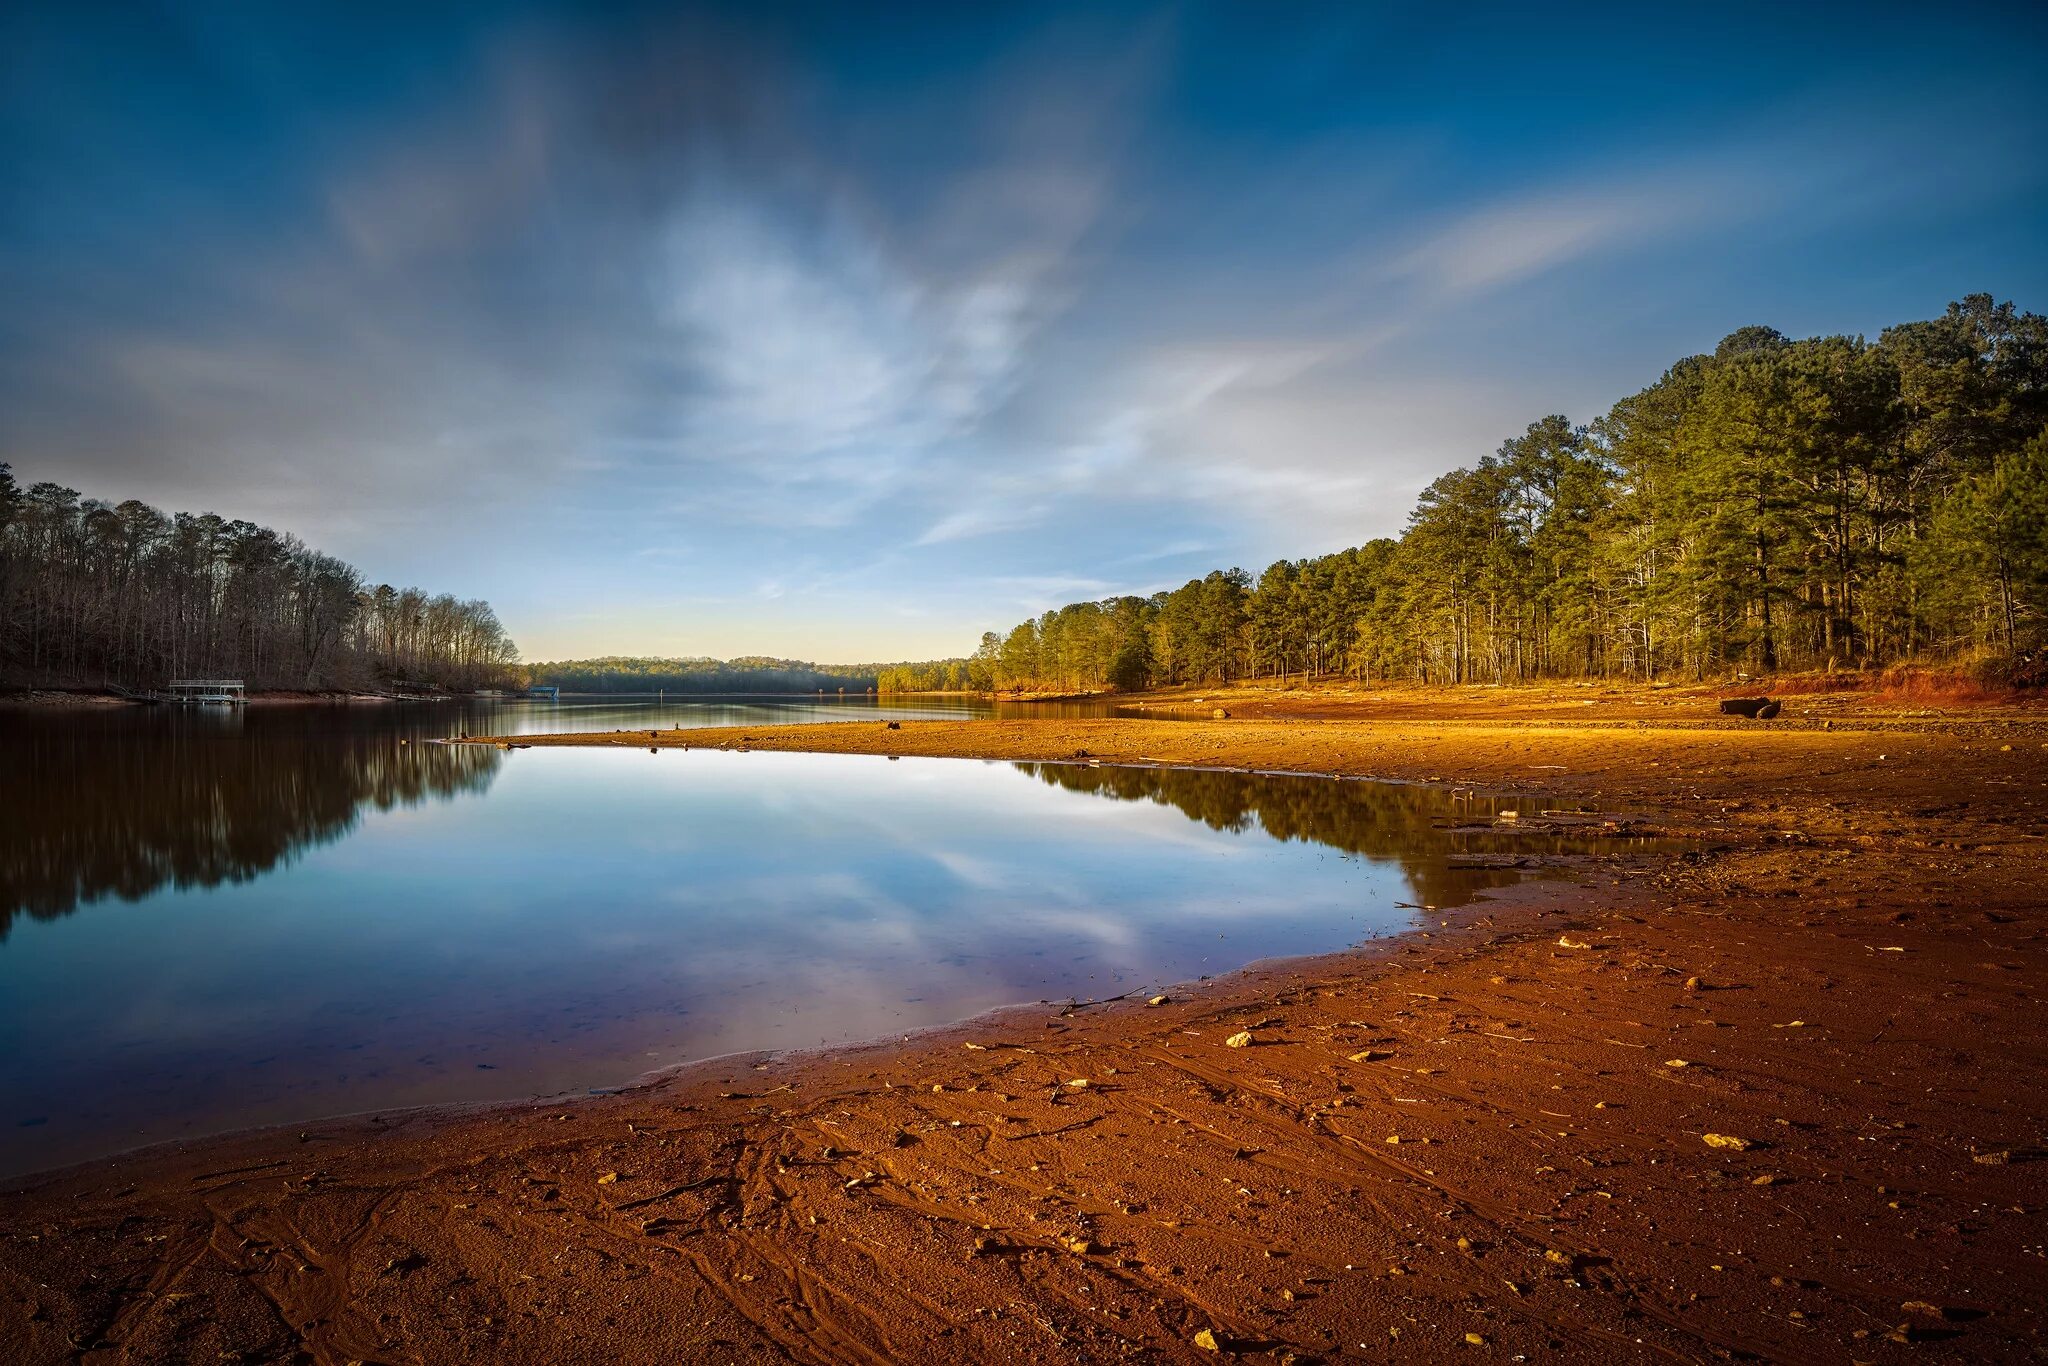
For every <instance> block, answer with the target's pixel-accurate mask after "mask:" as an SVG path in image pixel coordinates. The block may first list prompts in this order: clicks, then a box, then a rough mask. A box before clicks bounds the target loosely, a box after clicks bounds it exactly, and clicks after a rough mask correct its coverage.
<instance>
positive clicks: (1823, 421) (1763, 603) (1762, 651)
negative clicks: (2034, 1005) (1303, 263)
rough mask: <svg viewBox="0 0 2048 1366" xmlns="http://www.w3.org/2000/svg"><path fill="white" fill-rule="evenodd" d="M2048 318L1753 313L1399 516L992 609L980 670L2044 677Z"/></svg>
mask: <svg viewBox="0 0 2048 1366" xmlns="http://www.w3.org/2000/svg"><path fill="white" fill-rule="evenodd" d="M2044 648H2048V319H2044V318H2043V317H2042V316H2041V315H2039V314H2036V313H2026V312H2021V311H2019V310H2017V309H2015V308H2014V306H2013V305H2012V304H2010V303H1996V302H1994V301H1993V299H1992V297H1991V296H1990V295H1988V294H1973V295H1971V296H1969V297H1968V298H1966V299H1964V300H1962V301H1961V302H1959V303H1955V304H1951V305H1950V306H1949V308H1948V311H1947V312H1946V313H1945V314H1943V315H1942V316H1941V317H1939V318H1934V319H1931V320H1928V321H1925V322H1909V323H1901V324H1899V325H1897V326H1894V327H1890V328H1887V329H1885V331H1884V332H1883V334H1882V335H1881V336H1879V338H1878V339H1877V340H1876V341H1875V342H1870V341H1866V340H1865V339H1863V338H1862V337H1845V336H1830V337H1813V338H1808V339H1806V340H1802V341H1795V340H1792V339H1791V338H1788V337H1786V336H1784V335H1783V334H1782V333H1779V332H1777V331H1776V330H1774V329H1772V328H1768V327H1745V328H1742V329H1740V330H1739V331H1736V332H1734V333H1731V334H1730V335H1729V336H1727V337H1725V338H1723V339H1722V341H1721V343H1720V344H1719V345H1718V346H1717V347H1715V349H1714V350H1713V352H1712V353H1710V354H1706V355H1697V356H1688V357H1686V358H1684V359H1682V360H1680V361H1678V362H1677V363H1676V364H1674V365H1673V366H1671V368H1670V369H1668V370H1666V371H1665V372H1664V374H1663V376H1662V377H1661V378H1659V379H1658V380H1657V382H1656V383H1654V384H1652V385H1650V386H1649V387H1648V388H1646V389H1644V390H1642V391H1641V392H1639V393H1634V394H1630V395H1629V396H1628V397H1626V398H1624V399H1622V400H1621V401H1620V402H1618V403H1616V404H1615V405H1614V406H1613V407H1612V408H1610V409H1609V410H1608V411H1607V412H1606V413H1604V414H1602V415H1600V416H1599V417H1597V418H1595V419H1594V420H1593V421H1591V422H1589V423H1586V424H1583V425H1582V424H1578V423H1574V422H1573V421H1571V420H1570V419H1568V418H1566V417H1562V416H1549V417H1544V418H1541V419H1539V420H1538V421H1535V422H1532V423H1530V424H1529V426H1528V428H1527V429H1526V430H1525V431H1523V432H1521V433H1520V434H1518V435H1516V436H1513V437H1511V438H1510V439H1508V440H1507V441H1506V442H1504V443H1503V444H1502V445H1501V447H1500V449H1499V450H1498V451H1496V452H1495V453H1493V454H1491V455H1487V456H1483V457H1481V458H1480V459H1479V460H1478V461H1477V462H1476V463H1474V464H1473V465H1471V466H1468V467H1466V468H1463V469H1456V470H1452V471H1451V472H1450V473H1448V474H1445V475H1443V476H1442V477H1441V478H1439V479H1437V480H1436V481H1435V482H1434V483H1432V484H1430V485H1429V487H1428V488H1426V489H1425V490H1423V492H1422V495H1421V497H1420V499H1419V500H1418V502H1417V504H1416V506H1415V508H1414V510H1413V511H1412V512H1411V513H1410V514H1409V517H1408V525H1407V528H1406V530H1405V531H1404V532H1403V533H1402V534H1401V535H1400V536H1399V537H1398V538H1386V539H1380V540H1374V541H1369V542H1367V543H1366V544H1364V545H1362V546H1358V547H1356V548H1354V549H1350V550H1342V551H1338V552H1336V553H1334V554H1328V555H1318V556H1314V557H1311V558H1307V559H1300V560H1281V561H1279V562H1277V563H1275V564H1272V565H1270V566H1268V567H1267V568H1266V570H1265V571H1264V572H1263V573H1261V574H1260V575H1258V576H1257V577H1256V578H1254V577H1253V576H1251V575H1250V574H1248V573H1246V572H1245V571H1244V570H1241V569H1229V570H1217V571H1215V572H1213V573H1210V574H1208V575H1207V576H1206V577H1203V578H1200V579H1192V580H1190V581H1189V582H1187V583H1186V584H1184V585H1182V586H1181V587H1179V588H1176V589H1173V590H1172V591H1170V592H1160V593H1154V594H1152V595H1150V596H1148V597H1136V596H1129V597H1113V598H1105V599H1102V600H1100V601H1096V602H1078V603H1072V604H1069V605H1068V606H1065V607H1061V608H1058V609H1056V610H1054V611H1050V612H1047V613H1045V614H1044V615H1042V616H1040V617H1037V618H1035V619H1033V620H1031V621H1026V622H1022V623H1019V624H1018V625H1016V626H1014V627H1012V628H1011V629H1010V630H1009V631H1008V632H1007V633H997V632H989V633H987V634H985V635H984V636H983V637H982V640H981V646H980V648H979V649H978V650H977V651H976V652H975V654H974V656H973V658H972V660H970V661H969V664H968V674H969V677H970V679H971V680H972V685H973V686H975V687H986V688H1031V689H1040V690H1078V689H1087V688H1098V687H1104V686H1108V687H1117V688H1135V687H1143V686H1148V685H1165V684H1178V683H1194V682H1212V681H1219V680H1230V679H1236V678H1248V677H1260V676H1271V675H1284V674H1309V675H1314V674H1332V673H1335V674H1348V675H1351V676H1354V677H1357V678H1362V679H1413V680H1417V681H1425V682H1438V683H1467V682H1513V681H1526V680H1532V679H1542V678H1584V677H1599V678H1633V679H1655V678H1665V677H1685V678H1705V677H1711V676H1716V675H1721V674H1726V673H1731V672H1736V671H1748V672H1754V673H1770V672H1774V671H1778V670H1792V669H1848V668H1862V667H1870V666H1881V665H1888V664H1893V663H1899V662H1905V661H1917V660H1940V661H1960V660H1967V661H1974V662H1988V663H1992V664H1993V665H1995V666H1996V667H1997V668H1998V669H1999V670H2000V671H2002V672H2003V673H2005V675H2006V676H2008V677H2012V678H2017V679H2023V680H2027V679H2030V680H2032V681H2035V682H2040V681H2043V677H2042V673H2043V671H2042V666H2041V664H2040V660H2041V658H2042V652H2043V650H2044Z"/></svg>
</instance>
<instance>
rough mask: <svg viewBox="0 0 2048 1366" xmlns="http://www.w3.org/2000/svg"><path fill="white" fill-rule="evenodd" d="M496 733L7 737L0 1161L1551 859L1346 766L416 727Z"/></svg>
mask: <svg viewBox="0 0 2048 1366" xmlns="http://www.w3.org/2000/svg"><path fill="white" fill-rule="evenodd" d="M610 705H616V704H610ZM716 705H717V706H719V707H721V708H722V707H724V706H725V705H727V704H724V703H719V704H716ZM506 710H509V709H506ZM704 714H707V715H710V714H716V713H704ZM840 714H848V713H840ZM869 714H870V715H871V714H872V713H871V712H870V713H869ZM552 715H553V713H551V712H548V711H546V710H545V709H533V713H532V719H533V720H534V721H536V722H540V721H545V720H547V719H550V717H551V716H552ZM644 715H645V712H641V713H638V714H637V715H636V716H635V719H636V720H639V718H640V717H642V716H644ZM504 719H505V718H504V716H503V714H502V712H501V713H500V714H497V715H487V714H485V712H484V711H483V710H479V711H477V712H475V713H473V714H471V713H465V712H464V711H462V710H460V709H449V708H419V709H394V708H365V709H350V708H325V707H308V708H303V709H295V708H277V709H254V708H252V709H251V710H250V712H249V714H248V715H247V716H246V717H244V718H241V719H239V720H236V719H234V718H221V717H218V716H211V715H205V714H190V713H187V714H182V715H170V714H163V713H158V714H154V715H151V716H147V717H137V716H135V715H133V714H120V715H115V716H67V717H61V718H49V717H38V718H35V719H34V721H33V722H32V723H31V724H28V725H27V726H22V725H13V726H10V727H9V730H8V733H7V734H5V735H4V736H0V744H4V748H0V755H4V757H5V758H6V759H7V760H8V762H7V764H6V765H5V768H4V777H0V797H4V799H5V800H6V801H7V802H8V803H9V806H10V808H11V809H10V811H9V819H7V820H6V821H4V822H0V876H4V878H5V882H4V884H0V895H4V896H5V897H6V903H5V904H6V907H7V909H8V910H10V911H16V910H22V909H25V910H26V911H27V912H28V914H27V915H26V916H21V915H17V916H16V917H15V918H14V921H13V924H12V927H11V933H10V934H9V935H8V936H7V937H6V939H5V940H4V941H0V1174H4V1173H6V1172H9V1171H22V1170H33V1169H35V1168H37V1167H44V1166H53V1165H57V1164H59V1163H62V1162H65V1161H72V1160H77V1159H80V1158H83V1157H87V1156H91V1155H93V1154H96V1153H102V1152H109V1151H114V1150H118V1149H120V1148H123V1147H129V1146H133V1145H135V1144H137V1143H142V1142H148V1141H152V1140H156V1139H162V1138H169V1137H177V1136H184V1135H191V1134H197V1133H204V1132H208V1131H210V1130H216V1129H221V1128H230V1127H238V1126H244V1125H249V1124H257V1123H266V1122H287V1121H289V1122H298V1121H303V1120H308V1119H312V1118H314V1117H317V1116H321V1115H331V1114H339V1113H345V1112H349V1111H357V1110H365V1109H373V1108H386V1107H392V1106H398V1105H409V1104H424V1103H432V1102H447V1101H465V1100H487V1099H494V1098H509V1097H516V1096H523V1095H534V1094H544V1093H549V1092H554V1091H560V1090H572V1089H580V1088H583V1087H589V1086H603V1085H616V1084H619V1083H622V1082H625V1081H627V1080H630V1079H631V1078H632V1077H634V1076H636V1075H638V1074H640V1073H641V1072H644V1071H646V1070H649V1069H652V1068H656V1067H661V1066H665V1065H670V1064H674V1063H678V1062H683V1061H687V1060H689V1059H691V1058H701V1057H707V1056H713V1055H718V1054H724V1053H731V1052H737V1051H742V1050H749V1049H757V1048H779V1047H801V1046H809V1045H816V1044H822V1043H830V1042H835V1041H839V1040H845V1039H858V1038H872V1037H876V1036H880V1035H887V1034H891V1033H894V1032H898V1031H901V1030H904V1029H908V1028H912V1027H917V1026H923V1025H930V1024H936V1023H941V1022H944V1021H948V1020H956V1019H960V1018H963V1017H966V1016H969V1015H973V1014H976V1013H978V1012H980V1011H983V1010H986V1009H989V1008H991V1007H994V1006H998V1005H1004V1004H1009V1003H1014V1002H1019V1001H1031V1000H1037V999H1055V1000H1057V999H1062V998H1065V997H1070V996H1084V997H1085V996H1104V995H1114V994H1116V993H1118V992H1121V991H1126V990H1130V989H1133V988H1138V987H1146V986H1152V985H1167V984H1171V983H1173V982H1176V981H1183V980H1186V979H1188V978H1190V977H1195V976H1200V975H1203V974H1211V973H1219V972H1225V971H1229V970H1231V969H1234V968H1237V967H1240V966H1242V965H1244V964H1245V963H1248V962H1251V961H1253V960H1255V959H1259V958H1265V957H1274V956H1285V955H1295V954H1313V953H1320V952H1327V951H1330V950H1333V949H1339V948H1342V947H1345V946H1346V945H1350V944H1355V943H1358V942H1360V941H1361V940H1363V939H1367V938H1370V937H1373V936H1375V935H1379V934H1385V933H1390V932H1394V931H1398V930H1401V929H1404V928H1407V927H1408V926H1409V925H1410V924H1411V923H1412V918H1411V911H1410V909H1408V908H1409V907H1410V906H1411V905H1412V904H1414V903H1426V904H1432V905H1440V906H1448V905H1453V904H1456V903H1457V902H1458V901H1460V900H1462V899H1464V898H1466V897H1468V896H1470V895H1471V894H1473V893H1475V892H1476V891H1478V890H1479V889H1481V888H1484V887H1488V886H1493V885H1497V884H1499V883H1502V882H1507V881H1512V880H1514V879H1515V878H1516V877H1518V876H1521V875H1522V874H1521V873H1519V872H1518V871H1517V870H1515V869H1512V868H1506V867H1500V866H1482V867H1474V866H1469V865H1470V863H1471V862H1472V856H1473V855H1487V854H1492V853H1499V852H1513V853H1516V854H1520V853H1523V852H1526V851H1527V850H1528V849H1529V848H1530V847H1532V843H1531V842H1532V840H1533V841H1534V842H1535V843H1534V845H1533V847H1536V848H1559V849H1562V848H1564V847H1565V846H1563V845H1560V844H1557V843H1555V842H1554V840H1553V839H1552V837H1545V836H1528V835H1524V836H1517V837H1509V836H1505V835H1500V834H1495V833H1493V832H1492V831H1491V829H1490V828H1489V826H1488V822H1489V821H1490V818H1491V816H1492V814H1493V813H1494V811H1495V810H1496V809H1497V808H1498V806H1499V805H1500V802H1499V800H1498V799H1489V798H1479V797H1475V798H1468V799H1458V798H1454V797H1452V796H1449V795H1447V794H1443V793H1441V792H1435V791H1431V790H1427V789H1421V788H1410V787H1399V786H1392V785H1387V784H1377V783H1360V782H1336V781H1332V780H1329V779H1318V778H1281V777H1260V776H1256V775H1246V774H1239V773H1198V772H1183V771H1168V770H1146V769H1119V768H1089V767H1086V766H1077V765H1040V764H1024V765H1011V764H1006V763H975V762H967V761H958V760H942V759H904V760H901V761H891V760H889V759H885V758H881V757H866V756H852V755H804V754H781V753H768V752H755V753H734V752H720V751H715V750H699V751H689V752H685V751H681V750H669V749H664V750H660V751H658V752H655V753H649V752H647V751H645V750H638V749H630V750H629V749H610V748H607V749H595V750H578V749H530V750H520V751H515V752H509V753H508V752H502V751H499V750H497V749H491V748H484V747H476V746H441V745H427V744H422V743H420V741H422V740H423V739H427V738H433V737H436V736H440V735H445V734H448V733H451V732H453V731H456V730H459V729H460V728H461V727H463V726H465V725H470V726H474V727H476V728H477V729H478V730H481V729H483V728H484V727H485V726H486V725H489V726H491V727H492V728H493V729H498V730H503V729H505V727H504V725H503V721H504ZM589 720H590V718H589V716H588V715H585V716H583V717H579V718H577V721H576V722H575V723H572V724H579V723H580V725H582V726H588V724H589ZM665 720H667V721H668V722H669V723H673V716H672V715H671V716H670V717H667V718H665ZM6 724H7V720H6V719H5V718H0V725H6ZM640 724H647V722H646V721H645V720H640ZM598 728H602V727H598ZM1105 797H1106V798H1115V799H1116V800H1101V798H1105ZM1510 838H1512V839H1513V840H1514V843H1513V845H1512V848H1511V849H1510V846H1508V845H1507V844H1506V843H1504V841H1507V840H1509V839H1510ZM1570 847H1571V848H1584V847H1588V844H1587V841H1585V840H1584V839H1583V838H1582V837H1581V838H1578V839H1574V840H1572V841H1571V843H1570ZM1481 861H1484V860H1481ZM87 901H96V903H97V904H95V905H93V906H92V908H91V910H90V912H89V913H85V914H78V915H69V916H67V915H63V914H62V912H63V911H65V910H67V909H69V908H71V907H73V906H77V905H81V904H83V903H85V902H87Z"/></svg>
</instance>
